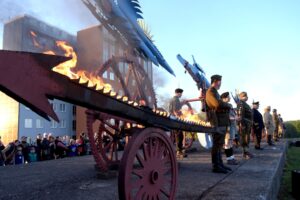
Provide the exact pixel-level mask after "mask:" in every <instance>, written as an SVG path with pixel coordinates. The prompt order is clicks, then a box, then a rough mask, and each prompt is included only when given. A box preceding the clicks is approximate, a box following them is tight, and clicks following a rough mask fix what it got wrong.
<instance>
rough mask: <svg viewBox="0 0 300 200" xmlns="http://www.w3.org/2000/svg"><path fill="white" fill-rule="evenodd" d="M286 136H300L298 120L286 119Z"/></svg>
mask: <svg viewBox="0 0 300 200" xmlns="http://www.w3.org/2000/svg"><path fill="white" fill-rule="evenodd" d="M285 126H286V133H285V137H287V138H296V137H300V120H297V121H287V122H285Z"/></svg>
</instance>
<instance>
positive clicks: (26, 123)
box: [24, 119, 32, 128]
mask: <svg viewBox="0 0 300 200" xmlns="http://www.w3.org/2000/svg"><path fill="white" fill-rule="evenodd" d="M24 127H25V128H32V119H25V124H24Z"/></svg>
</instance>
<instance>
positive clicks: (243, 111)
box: [237, 100, 253, 153]
mask: <svg viewBox="0 0 300 200" xmlns="http://www.w3.org/2000/svg"><path fill="white" fill-rule="evenodd" d="M237 110H238V115H239V117H240V118H241V121H240V122H239V127H240V135H241V139H242V142H241V144H242V147H243V151H244V153H247V152H248V148H249V143H250V134H251V127H252V125H253V114H252V109H251V107H250V106H249V105H248V104H247V103H246V102H245V101H242V100H241V101H240V103H239V104H238V106H237Z"/></svg>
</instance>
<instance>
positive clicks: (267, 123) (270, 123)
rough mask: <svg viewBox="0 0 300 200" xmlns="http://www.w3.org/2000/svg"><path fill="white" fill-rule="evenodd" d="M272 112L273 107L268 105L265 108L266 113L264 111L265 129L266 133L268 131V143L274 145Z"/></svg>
mask: <svg viewBox="0 0 300 200" xmlns="http://www.w3.org/2000/svg"><path fill="white" fill-rule="evenodd" d="M270 112H271V107H270V106H268V107H266V108H265V113H264V124H265V130H266V133H267V141H268V144H269V145H270V146H273V145H274V144H273V142H272V134H273V132H274V128H275V126H274V121H273V118H272V115H271V114H270Z"/></svg>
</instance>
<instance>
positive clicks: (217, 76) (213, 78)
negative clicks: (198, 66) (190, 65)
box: [211, 74, 222, 83]
mask: <svg viewBox="0 0 300 200" xmlns="http://www.w3.org/2000/svg"><path fill="white" fill-rule="evenodd" d="M221 80H222V76H220V75H218V74H215V75H213V76H212V77H211V82H212V83H213V82H215V81H221Z"/></svg>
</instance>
